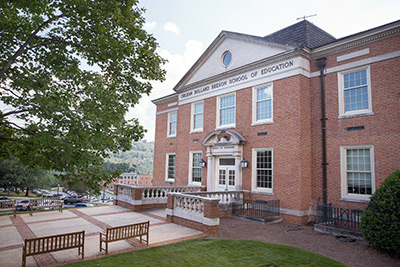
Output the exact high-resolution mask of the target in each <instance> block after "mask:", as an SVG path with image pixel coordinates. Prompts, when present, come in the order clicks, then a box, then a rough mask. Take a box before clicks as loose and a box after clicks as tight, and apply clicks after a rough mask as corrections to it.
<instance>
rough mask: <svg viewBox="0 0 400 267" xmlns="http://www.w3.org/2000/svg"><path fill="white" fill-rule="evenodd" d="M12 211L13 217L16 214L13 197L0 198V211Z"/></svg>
mask: <svg viewBox="0 0 400 267" xmlns="http://www.w3.org/2000/svg"><path fill="white" fill-rule="evenodd" d="M7 211H13V212H14V217H15V216H17V208H16V207H15V199H10V200H0V213H2V212H7Z"/></svg>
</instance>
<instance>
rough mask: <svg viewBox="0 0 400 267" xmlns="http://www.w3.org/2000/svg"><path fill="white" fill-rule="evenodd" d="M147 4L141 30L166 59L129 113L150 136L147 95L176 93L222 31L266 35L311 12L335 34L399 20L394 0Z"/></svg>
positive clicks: (143, 2)
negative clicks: (162, 75) (159, 77)
mask: <svg viewBox="0 0 400 267" xmlns="http://www.w3.org/2000/svg"><path fill="white" fill-rule="evenodd" d="M139 1H140V2H139V6H140V7H144V8H145V9H146V13H145V14H144V17H145V19H146V23H145V26H144V27H145V29H146V30H147V31H148V32H149V33H151V34H153V35H154V37H155V38H156V39H157V42H158V44H159V48H158V53H159V54H160V55H161V56H162V57H163V58H165V59H167V60H168V63H167V64H166V65H164V68H165V69H166V71H167V75H166V80H165V81H164V82H163V83H160V82H153V83H152V84H153V90H152V93H151V94H150V96H143V97H142V99H141V100H140V102H139V104H138V105H137V106H136V107H135V108H134V109H132V110H130V112H129V114H128V115H127V117H129V118H131V117H135V118H139V122H140V123H141V125H143V126H144V127H145V128H146V129H147V130H148V132H147V134H146V135H145V139H146V140H147V141H154V131H155V113H156V106H155V105H154V104H153V103H152V102H151V100H154V99H157V98H160V97H163V96H166V95H169V94H172V93H174V91H173V89H172V88H173V87H174V86H175V85H176V84H177V83H178V82H179V80H180V79H181V78H182V77H183V76H184V75H185V74H186V72H187V71H188V70H189V69H190V68H191V67H192V66H193V64H194V63H195V61H196V60H197V59H198V58H199V57H200V56H201V55H202V54H203V52H204V51H205V50H206V49H207V47H208V46H209V45H210V44H211V43H212V42H213V41H214V39H215V38H216V37H217V36H218V34H219V33H220V32H221V31H223V30H227V31H233V32H239V33H245V34H250V35H255V36H265V35H268V34H270V33H273V32H275V31H278V30H280V29H283V28H285V27H288V26H290V25H292V24H295V23H297V22H299V21H300V20H298V18H301V17H303V16H310V15H316V16H311V17H309V18H307V20H308V21H310V22H312V23H314V24H315V25H316V26H318V27H319V28H321V29H323V30H325V31H326V32H328V33H330V34H331V35H333V36H334V37H336V38H341V37H345V36H348V35H351V34H354V33H358V32H361V31H364V30H368V29H371V28H374V27H377V26H380V25H384V24H386V23H390V22H393V21H396V20H399V19H400V1H398V0H379V1H377V0H362V1H359V0H346V1H342V0H335V1H330V0H325V1H321V0H319V1H314V0H310V1H308V0H303V1H299V0H290V1H289V0H286V1H285V0H280V1H269V0H139Z"/></svg>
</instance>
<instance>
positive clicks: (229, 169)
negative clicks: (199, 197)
mask: <svg viewBox="0 0 400 267" xmlns="http://www.w3.org/2000/svg"><path fill="white" fill-rule="evenodd" d="M217 177H218V191H224V190H225V191H234V190H235V179H236V170H235V159H234V158H219V160H218V175H217Z"/></svg>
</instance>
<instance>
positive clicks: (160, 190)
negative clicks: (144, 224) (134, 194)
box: [142, 186, 201, 200]
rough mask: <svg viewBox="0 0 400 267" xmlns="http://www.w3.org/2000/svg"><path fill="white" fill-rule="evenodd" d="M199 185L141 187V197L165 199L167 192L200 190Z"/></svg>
mask: <svg viewBox="0 0 400 267" xmlns="http://www.w3.org/2000/svg"><path fill="white" fill-rule="evenodd" d="M200 190H201V187H197V186H196V187H193V186H191V187H189V186H157V187H143V191H142V199H165V200H166V199H167V198H168V193H193V192H200Z"/></svg>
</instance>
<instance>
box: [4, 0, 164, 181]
mask: <svg viewBox="0 0 400 267" xmlns="http://www.w3.org/2000/svg"><path fill="white" fill-rule="evenodd" d="M136 5H137V1H116V0H115V1H114V0H107V1H105V0H104V1H93V0H81V1H75V0H69V1H68V0H66V1H57V0H54V1H6V3H3V2H2V3H0V101H1V102H3V103H4V104H6V105H8V106H7V107H5V108H4V109H3V108H2V110H1V113H0V140H1V143H2V145H1V147H2V148H4V149H5V150H6V151H3V152H2V154H0V156H2V157H3V156H6V155H8V156H9V155H14V156H16V157H18V158H19V159H20V160H21V162H22V163H24V164H26V165H28V166H40V167H43V168H46V169H53V170H56V171H58V172H59V173H61V176H62V178H63V179H66V180H68V181H72V182H75V181H76V182H84V183H87V184H88V185H89V184H90V185H91V186H92V187H96V186H97V185H100V184H101V180H102V179H108V178H107V176H108V175H110V174H109V173H102V171H101V170H98V171H95V169H96V168H93V166H95V165H101V164H102V163H103V157H106V156H107V155H108V152H118V151H120V150H123V151H124V150H128V149H129V148H130V146H131V143H132V140H134V141H137V140H139V139H141V138H142V137H143V134H144V132H145V130H144V129H143V127H142V126H140V125H139V123H138V121H137V120H136V119H132V120H126V119H125V114H126V113H127V112H128V109H129V107H132V106H133V105H135V104H137V103H138V101H139V99H140V97H141V95H142V94H149V93H150V91H151V85H150V83H149V81H150V80H160V81H163V80H164V78H165V71H164V70H163V69H161V66H162V65H163V64H164V63H165V61H164V59H162V58H161V57H160V56H159V55H158V54H157V53H156V48H157V43H156V41H155V39H154V37H153V36H151V35H149V34H148V33H146V32H145V31H144V30H143V29H142V26H143V24H144V19H143V17H142V14H143V10H142V9H140V8H138V7H137V6H136ZM82 60H85V61H86V62H87V63H88V64H89V65H91V66H93V67H94V69H97V70H98V69H100V71H98V72H95V71H93V70H88V69H84V68H83V67H82V64H81V62H82Z"/></svg>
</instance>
